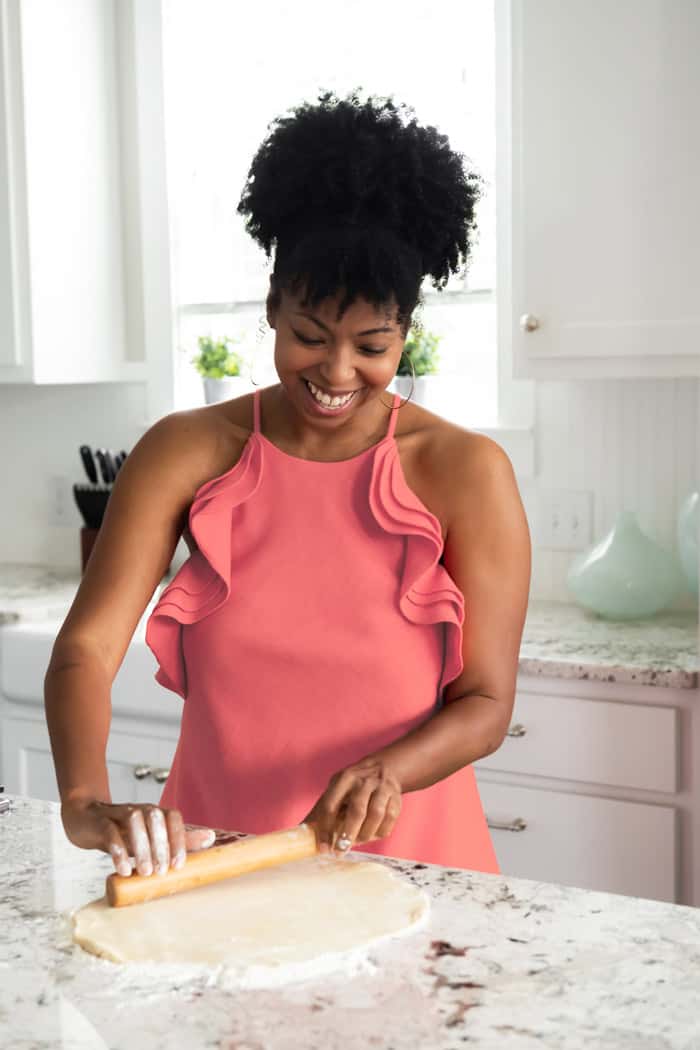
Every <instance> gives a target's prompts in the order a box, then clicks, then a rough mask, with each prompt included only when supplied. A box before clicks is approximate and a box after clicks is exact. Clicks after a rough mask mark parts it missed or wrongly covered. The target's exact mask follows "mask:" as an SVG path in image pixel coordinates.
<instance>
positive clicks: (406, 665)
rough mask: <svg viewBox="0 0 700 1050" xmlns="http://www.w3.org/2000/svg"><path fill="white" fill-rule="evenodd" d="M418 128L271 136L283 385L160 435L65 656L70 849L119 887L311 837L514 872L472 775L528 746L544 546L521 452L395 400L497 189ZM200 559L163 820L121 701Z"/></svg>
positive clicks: (197, 412) (59, 689)
mask: <svg viewBox="0 0 700 1050" xmlns="http://www.w3.org/2000/svg"><path fill="white" fill-rule="evenodd" d="M411 113H412V111H411ZM404 116H405V114H404V113H403V112H402V110H401V108H400V107H398V106H396V105H395V104H394V103H393V102H392V101H391V100H389V99H386V100H377V99H376V98H372V97H370V98H369V99H368V100H367V101H365V102H361V101H360V100H359V99H358V97H357V94H351V95H350V96H348V97H347V98H345V99H342V100H341V99H338V98H337V97H336V96H335V95H334V94H333V93H331V92H329V93H324V94H322V95H320V96H319V98H318V100H317V102H316V103H315V104H313V105H312V104H303V105H301V106H300V107H298V108H297V109H296V110H293V111H292V112H291V114H288V115H287V116H285V117H283V118H280V119H279V121H278V122H277V124H276V126H273V127H272V129H271V131H270V134H269V136H268V138H267V139H266V140H265V141H264V142H263V144H262V145H261V147H260V149H259V150H258V152H257V154H256V156H255V158H254V160H253V163H252V167H251V170H250V173H249V178H248V180H247V183H246V186H245V188H244V192H243V195H242V197H241V200H240V203H239V206H238V210H239V212H240V213H241V214H242V215H244V216H246V219H247V221H246V227H247V230H248V231H249V232H250V234H251V235H252V236H253V237H254V238H255V240H256V241H257V242H258V243H259V244H260V245H261V246H262V247H263V248H264V250H265V252H266V253H267V255H268V256H269V255H270V251H271V246H272V244H273V243H274V245H275V265H274V270H273V272H272V275H271V279H270V290H269V295H268V299H267V318H268V321H269V324H270V325H271V326H272V328H274V329H275V366H276V370H277V373H278V376H279V383H277V384H275V385H274V386H270V387H266V388H265V389H263V390H256V391H255V392H254V394H253V395H252V396H251V395H245V396H243V397H239V398H235V399H233V400H231V401H227V402H224V403H221V404H216V405H211V406H207V407H205V408H198V409H194V410H190V411H183V412H174V413H172V414H170V415H168V416H166V417H165V418H164V419H161V420H160V421H159V422H158V423H156V424H155V425H154V426H153V427H151V428H150V430H149V431H148V432H147V433H146V434H145V435H144V436H143V438H142V439H141V440H140V441H139V442H138V444H137V445H136V447H135V448H134V450H133V451H132V453H131V455H130V456H129V458H128V459H127V461H126V463H125V465H124V467H123V468H122V470H121V471H120V473H119V478H118V480H117V482H116V484H115V486H114V491H113V493H112V496H111V498H110V502H109V508H108V511H107V514H106V516H105V521H104V523H103V526H102V528H101V530H100V535H99V539H98V542H97V543H96V545H95V547H94V550H93V553H92V556H91V558H90V562H89V564H88V567H87V571H86V573H85V576H84V579H83V580H82V583H81V586H80V588H79V591H78V594H77V596H76V599H75V601H74V603H73V606H72V608H71V610H70V612H69V614H68V616H67V618H66V621H65V623H64V624H63V626H62V629H61V632H60V634H59V636H58V638H57V640H56V644H55V646H54V650H53V654H52V659H51V664H50V667H49V670H48V673H47V676H46V711H47V720H48V724H49V730H50V734H51V740H52V747H53V752H54V758H55V764H56V772H57V779H58V784H59V790H60V795H61V800H62V818H63V823H64V827H65V830H66V833H67V835H68V837H69V838H70V839H71V841H73V842H74V843H75V844H76V845H78V846H83V847H85V848H97V849H102V850H105V851H108V852H110V853H111V855H112V857H113V858H114V863H115V867H116V869H117V871H120V872H122V873H125V874H128V873H129V872H130V871H131V861H130V858H134V861H135V864H136V868H137V870H138V871H139V873H141V874H151V873H152V872H153V870H154V868H156V869H157V871H158V872H165V871H167V869H168V866H169V865H174V866H176V867H177V866H180V865H181V864H182V863H183V861H184V856H185V851H186V850H187V849H197V848H202V847H204V846H206V845H208V844H210V843H211V841H212V836H211V834H210V835H209V838H208V839H206V838H205V837H204V836H205V835H206V829H207V828H222V829H232V830H236V831H242V832H252V833H261V832H266V831H271V830H276V829H281V828H285V827H291V826H294V825H296V824H298V823H300V822H301V821H303V820H305V819H308V820H314V821H316V822H317V825H318V829H319V831H318V833H319V841H320V844H321V849H322V850H340V851H342V850H347V849H350V848H355V847H359V848H361V849H362V850H363V851H366V852H370V853H377V854H386V855H390V856H398V857H405V858H409V859H413V860H416V861H423V862H426V863H437V864H443V865H449V866H453V867H465V868H471V869H475V870H481V871H488V872H496V873H497V872H498V870H499V869H498V864H497V860H496V856H495V853H494V850H493V845H492V842H491V839H490V836H489V831H488V827H487V824H486V820H485V817H484V813H483V810H482V807H481V804H480V800H479V794H478V789H477V785H476V781H475V778H474V772H473V769H472V765H471V764H472V763H473V762H474V761H476V760H477V759H479V758H481V757H482V756H484V755H487V754H490V753H491V752H493V751H495V750H496V749H497V748H498V747H499V746H500V744H501V742H502V740H503V738H504V736H505V733H506V731H507V727H508V724H509V719H510V715H511V711H512V705H513V698H514V693H515V679H516V671H517V660H518V650H519V646H520V639H521V635H522V629H523V624H524V619H525V611H526V605H527V597H528V588H529V579H530V542H529V532H528V527H527V521H526V518H525V514H524V511H523V507H522V503H521V500H520V496H519V493H518V488H517V484H516V481H515V477H514V474H513V470H512V466H511V464H510V461H509V459H508V457H507V456H506V454H505V453H504V452H503V450H502V449H501V448H500V446H499V445H497V444H496V443H495V442H493V441H491V440H490V439H489V438H487V437H485V436H482V435H479V434H477V433H474V432H472V431H469V430H465V429H463V428H461V427H459V426H456V425H454V424H451V423H448V422H447V421H445V420H443V419H441V418H440V417H439V416H436V415H434V414H433V413H431V412H428V411H426V410H425V409H423V408H420V407H419V406H417V405H415V404H413V403H411V402H410V401H408V402H401V399H400V398H399V397H398V396H395V397H393V398H391V397H388V396H387V393H386V388H387V386H388V384H389V383H390V382H391V380H392V378H393V377H394V375H395V374H396V371H397V368H398V365H399V361H400V358H401V354H402V350H403V346H404V342H405V339H406V336H407V333H408V329H409V327H410V326H411V324H412V323H414V324H415V321H413V322H412V317H413V312H414V310H415V308H416V306H417V305H418V304H419V303H420V302H421V296H420V286H421V283H422V280H423V278H424V277H425V276H426V275H429V276H430V277H431V278H432V280H433V283H434V286H435V287H437V288H441V287H443V286H444V283H445V282H446V281H447V279H448V277H449V274H450V272H454V271H455V270H456V269H457V268H458V266H459V264H460V261H461V260H466V258H467V255H468V250H469V244H470V241H469V237H470V233H471V230H472V229H473V228H474V226H475V222H474V206H475V203H476V200H477V199H478V193H479V187H478V184H479V181H480V180H479V177H478V176H476V175H472V174H468V173H466V172H465V170H464V167H463V163H462V161H463V158H462V156H461V155H460V154H457V153H454V152H452V151H451V150H450V148H449V144H448V141H447V139H446V137H445V136H443V135H440V134H439V133H438V132H437V131H436V129H435V128H432V127H420V126H419V125H418V124H417V123H416V121H415V119H413V118H412V117H411V119H404ZM183 534H184V537H185V539H186V541H187V543H188V546H189V548H190V551H191V554H190V557H189V559H188V560H187V562H186V563H185V564H184V565H183V566H182V567H181V569H180V570H179V572H178V573H177V575H176V576H175V577H174V578H173V580H172V581H171V582H170V583H169V585H168V586H167V587H166V588H165V590H164V591H163V592H162V594H161V595H160V598H159V601H158V603H157V605H156V606H155V608H154V610H153V612H152V614H151V616H150V618H149V620H148V623H147V631H146V641H147V643H148V645H149V646H150V648H151V649H152V651H153V653H154V654H155V656H156V658H157V660H158V665H159V666H158V670H157V672H156V679H157V680H158V681H159V682H160V683H161V684H162V685H163V686H165V687H166V688H168V689H170V690H172V691H174V692H176V693H178V694H179V695H180V696H182V697H183V698H184V700H185V703H184V708H183V716H182V725H181V731H180V737H179V741H178V745H177V750H176V754H175V757H174V761H173V763H172V767H171V772H170V775H169V778H168V781H167V783H166V786H165V790H164V791H163V794H162V797H161V799H160V802H159V805H158V806H152V805H136V804H129V803H112V801H111V797H110V792H109V785H108V780H107V773H106V769H105V763H104V752H105V744H106V740H107V735H108V731H109V689H110V686H111V682H112V680H113V678H114V676H115V674H116V672H117V670H118V668H119V665H120V663H121V660H122V658H123V655H124V652H125V650H126V648H127V646H128V644H129V641H130V639H131V636H132V634H133V631H134V628H135V626H136V624H137V623H138V621H139V619H140V617H141V615H142V613H143V611H144V609H145V607H146V605H147V603H148V601H149V599H150V597H151V595H152V594H153V591H154V589H155V587H156V585H157V583H158V581H159V580H160V579H161V578H162V575H163V573H164V571H165V569H166V566H167V565H168V564H169V562H170V559H171V557H172V554H173V552H174V549H175V546H176V544H177V542H178V539H179V537H180V536H181V535H183ZM465 622H466V625H467V629H466V630H463V627H464V625H465ZM185 821H187V822H188V825H200V826H202V827H200V828H193V827H191V826H189V827H186V826H185Z"/></svg>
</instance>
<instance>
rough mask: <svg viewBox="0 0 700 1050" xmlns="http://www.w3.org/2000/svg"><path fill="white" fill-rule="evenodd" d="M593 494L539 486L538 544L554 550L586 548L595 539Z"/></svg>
mask: <svg viewBox="0 0 700 1050" xmlns="http://www.w3.org/2000/svg"><path fill="white" fill-rule="evenodd" d="M592 520H593V493H592V492H586V491H576V490H572V489H540V492H539V507H538V515H537V546H538V547H543V548H545V549H547V550H554V551H580V550H585V549H586V548H587V547H589V546H590V545H591V543H592V542H593V540H592V536H591V531H592Z"/></svg>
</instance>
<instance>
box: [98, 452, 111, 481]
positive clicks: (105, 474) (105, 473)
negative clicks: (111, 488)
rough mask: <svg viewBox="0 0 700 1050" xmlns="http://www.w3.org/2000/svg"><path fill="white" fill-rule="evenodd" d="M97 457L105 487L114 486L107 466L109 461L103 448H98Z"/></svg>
mask: <svg viewBox="0 0 700 1050" xmlns="http://www.w3.org/2000/svg"><path fill="white" fill-rule="evenodd" d="M95 455H96V456H97V462H98V463H99V464H100V474H101V475H102V480H103V481H104V483H105V485H111V484H112V474H111V471H110V469H109V466H108V465H107V459H106V457H105V450H104V449H103V448H96V449H95Z"/></svg>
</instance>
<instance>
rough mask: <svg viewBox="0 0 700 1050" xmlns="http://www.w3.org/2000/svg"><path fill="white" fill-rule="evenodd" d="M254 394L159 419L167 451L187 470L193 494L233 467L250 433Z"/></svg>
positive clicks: (184, 410)
mask: <svg viewBox="0 0 700 1050" xmlns="http://www.w3.org/2000/svg"><path fill="white" fill-rule="evenodd" d="M249 399H250V395H244V396H243V397H239V398H234V399H232V400H230V401H222V402H219V403H216V404H213V405H203V406H202V407H197V408H188V409H181V410H180V411H176V412H171V413H169V414H168V415H167V416H164V417H163V418H162V419H161V420H159V422H158V424H156V426H158V427H159V428H161V430H162V438H161V440H162V443H163V446H164V450H165V453H166V454H167V455H168V456H169V457H170V456H172V457H173V459H174V460H177V462H178V463H180V464H181V466H182V468H183V469H184V470H185V471H186V472H187V482H188V487H189V488H190V489H191V491H192V494H193V495H194V493H195V492H196V491H197V489H198V488H200V487H201V486H202V485H204V484H205V482H207V481H211V480H212V478H216V477H218V476H219V475H220V474H224V473H225V472H226V471H227V470H230V469H231V468H232V467H233V466H235V464H236V463H237V462H238V460H239V459H240V457H241V455H242V453H243V449H244V448H245V445H246V442H247V441H248V438H249V437H250V434H251V430H252V418H251V425H250V426H248V425H246V424H247V417H248V413H249V412H250V414H251V416H252V408H251V407H250V406H249V405H247V404H246V401H248V400H249Z"/></svg>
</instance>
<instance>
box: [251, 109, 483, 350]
mask: <svg viewBox="0 0 700 1050" xmlns="http://www.w3.org/2000/svg"><path fill="white" fill-rule="evenodd" d="M361 90H362V88H356V89H355V90H353V91H351V92H350V93H349V94H348V95H347V96H346V97H345V98H343V99H339V98H338V97H337V96H336V95H335V93H334V92H333V91H325V90H322V91H321V92H320V94H319V96H318V100H317V102H316V103H314V104H311V103H309V102H303V103H302V104H301V105H299V106H297V107H296V108H292V109H290V110H288V111H287V113H286V114H284V115H282V116H280V117H278V118H276V120H274V121H272V122H271V124H269V125H268V130H269V132H270V133H269V134H268V136H267V138H266V139H265V140H264V141H263V143H262V144H261V146H260V147H259V149H258V151H257V153H256V154H255V157H254V159H253V162H252V164H251V166H250V171H249V172H248V177H247V180H246V184H245V187H244V190H243V193H242V195H241V199H240V201H239V203H238V206H237V209H236V210H237V212H238V213H239V214H241V215H242V216H244V217H246V222H245V228H246V230H247V231H248V233H249V234H250V235H251V236H252V237H253V239H254V240H255V241H256V242H257V243H258V244H259V245H260V246H261V247H262V248H263V249H264V251H265V254H266V256H267V257H268V259H269V258H270V254H271V247H272V244H273V242H274V243H275V263H274V268H273V271H272V274H271V278H270V285H271V287H270V298H271V302H272V303H273V304H278V303H279V301H280V291H281V289H285V290H287V291H288V292H290V293H291V294H293V295H297V294H298V293H299V292H300V291H302V290H303V292H304V298H303V303H304V305H305V306H309V305H311V306H316V305H317V304H318V303H320V302H322V301H324V300H325V299H327V298H329V297H333V296H335V295H338V294H339V293H340V292H341V291H344V292H345V295H344V298H343V300H342V301H341V303H340V306H339V309H338V319H340V318H341V317H342V316H343V314H344V313H345V310H346V309H347V308H348V307H349V306H350V305H351V304H352V303H353V302H355V300H356V299H357V298H358V296H361V297H362V298H364V299H365V300H367V301H368V302H370V303H371V304H372V305H373V306H374V307H375V308H377V309H379V310H381V309H384V310H388V308H389V304H390V303H392V302H393V303H394V304H395V305H396V306H397V307H398V312H397V315H396V318H395V319H396V321H397V323H398V324H399V326H400V328H401V330H402V332H403V335H404V338H405V336H406V334H407V332H408V329H409V327H410V326H411V323H412V322H411V317H412V314H413V311H414V310H415V308H416V306H417V305H418V304H419V303H420V304H422V296H421V284H422V281H423V278H424V277H425V276H426V275H429V276H430V277H432V279H433V286H434V287H435V288H436V289H437V290H438V291H442V289H443V287H444V285H445V284H446V283H447V280H448V278H449V275H450V272H455V273H456V272H458V270H459V267H460V264H461V262H464V263H465V264H466V263H467V258H468V255H469V252H470V249H471V243H472V242H471V236H472V233H473V231H474V230H475V229H476V228H477V224H476V222H475V219H474V211H475V205H476V203H477V201H478V200H479V198H480V196H481V183H482V182H483V180H482V178H481V176H480V175H478V174H476V173H474V172H470V171H467V170H466V169H465V166H464V163H463V162H464V159H465V158H464V156H463V154H461V153H457V152H454V151H453V150H452V149H450V145H449V142H448V139H447V136H446V135H443V134H441V133H440V132H439V131H438V130H437V129H436V128H434V127H432V126H427V127H420V126H419V125H418V124H417V122H416V120H415V111H414V110H413V109H412V108H411V107H409V106H404V105H402V104H400V103H399V104H398V105H397V104H396V103H395V102H394V101H393V96H389V97H387V98H378V97H377V96H372V95H370V96H369V98H368V99H367V100H366V101H364V102H363V101H361V100H360V98H359V97H358V91H361ZM404 115H406V116H407V119H406V120H403V119H402V118H403V117H404ZM409 117H410V119H409ZM387 317H388V313H387ZM413 323H414V327H417V328H418V327H420V324H416V323H415V322H413Z"/></svg>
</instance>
